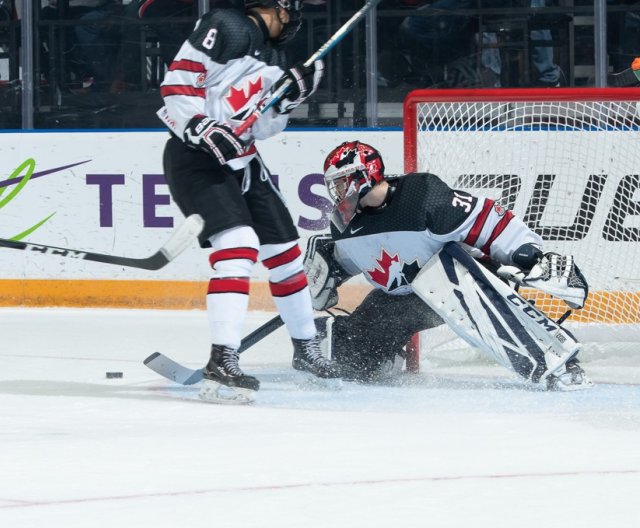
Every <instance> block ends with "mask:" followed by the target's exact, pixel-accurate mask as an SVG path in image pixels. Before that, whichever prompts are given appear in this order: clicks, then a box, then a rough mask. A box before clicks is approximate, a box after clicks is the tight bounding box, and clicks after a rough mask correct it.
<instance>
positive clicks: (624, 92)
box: [403, 87, 640, 372]
mask: <svg viewBox="0 0 640 528" xmlns="http://www.w3.org/2000/svg"><path fill="white" fill-rule="evenodd" d="M525 101H531V102H545V101H549V102H551V101H554V102H556V101H558V102H562V101H566V102H592V101H638V102H639V103H640V88H626V87H625V88H591V87H585V88H499V89H446V90H431V89H418V90H413V91H411V92H409V93H408V94H407V96H406V97H405V99H404V102H403V138H404V141H403V143H404V172H405V174H407V173H410V172H415V171H416V170H417V169H418V167H417V159H418V156H417V149H418V141H417V132H418V127H417V126H416V122H417V119H418V110H417V107H418V105H419V104H421V103H425V102H452V103H455V102H478V103H483V102H506V103H508V102H525ZM419 350H420V343H419V335H418V334H416V335H414V336H413V338H412V339H411V341H410V343H409V344H408V345H407V358H406V368H407V370H408V371H410V372H417V371H419V369H420V366H419V365H420V352H419Z"/></svg>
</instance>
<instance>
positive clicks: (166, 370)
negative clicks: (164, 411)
mask: <svg viewBox="0 0 640 528" xmlns="http://www.w3.org/2000/svg"><path fill="white" fill-rule="evenodd" d="M283 324H284V321H283V320H282V318H281V317H280V316H279V315H276V316H275V317H274V318H273V319H270V320H268V321H267V322H266V323H264V324H263V325H262V326H261V327H259V328H256V329H255V330H254V331H253V332H251V333H250V334H249V335H248V336H246V337H245V338H244V339H243V340H242V341H241V342H240V347H239V348H238V352H239V353H242V352H244V351H245V350H247V349H248V348H251V347H252V346H253V345H255V344H256V343H257V342H258V341H262V340H263V339H264V338H265V337H267V336H268V335H269V334H271V333H273V332H275V331H276V330H277V329H278V328H280V327H281V326H282V325H283ZM143 363H144V364H145V365H146V366H147V367H149V368H150V369H151V370H153V371H154V372H156V373H158V374H160V375H161V376H162V377H163V378H167V379H169V380H171V381H175V382H176V383H179V384H180V385H193V384H195V383H198V382H199V381H201V380H202V369H190V368H188V367H185V366H183V365H180V363H177V362H176V361H174V360H173V359H171V358H169V357H167V356H165V355H164V354H162V353H160V352H154V353H153V354H151V355H150V356H149V357H148V358H147V359H145V360H144V361H143Z"/></svg>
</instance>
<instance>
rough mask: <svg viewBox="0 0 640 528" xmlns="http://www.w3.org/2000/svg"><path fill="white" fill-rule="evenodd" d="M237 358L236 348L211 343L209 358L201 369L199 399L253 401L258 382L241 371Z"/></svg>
mask: <svg viewBox="0 0 640 528" xmlns="http://www.w3.org/2000/svg"><path fill="white" fill-rule="evenodd" d="M238 360H239V354H238V351H237V350H234V349H233V348H229V347H225V346H221V345H211V359H209V362H208V363H207V365H206V366H205V368H204V369H203V371H202V376H203V379H202V385H201V388H200V393H199V395H198V396H199V397H200V399H201V400H203V401H206V402H210V403H222V404H236V405H237V404H246V403H252V402H253V401H255V395H256V391H257V390H258V389H259V388H260V382H259V381H258V380H257V379H256V378H254V377H253V376H248V375H247V374H245V373H244V372H242V370H241V369H240V366H239V365H238Z"/></svg>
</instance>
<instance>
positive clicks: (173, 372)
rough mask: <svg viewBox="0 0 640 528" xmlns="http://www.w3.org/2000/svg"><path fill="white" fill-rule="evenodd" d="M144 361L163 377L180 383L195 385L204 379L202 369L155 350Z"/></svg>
mask: <svg viewBox="0 0 640 528" xmlns="http://www.w3.org/2000/svg"><path fill="white" fill-rule="evenodd" d="M143 363H144V364H145V365H146V366H147V367H149V368H150V369H151V370H153V371H154V372H156V373H157V374H160V375H161V376H162V377H164V378H167V379H170V380H171V381H175V382H176V383H179V384H180V385H194V384H196V383H198V382H199V381H202V370H200V369H198V370H194V369H190V368H187V367H184V366H182V365H180V364H179V363H176V362H175V361H173V359H171V358H168V357H167V356H165V355H164V354H161V353H160V352H154V353H153V354H151V355H150V356H149V357H148V358H146V359H145V360H144V361H143Z"/></svg>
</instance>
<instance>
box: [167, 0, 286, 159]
mask: <svg viewBox="0 0 640 528" xmlns="http://www.w3.org/2000/svg"><path fill="white" fill-rule="evenodd" d="M285 68H286V57H285V53H284V51H283V50H279V49H277V48H275V47H273V46H272V45H271V43H270V42H269V40H268V38H267V37H266V35H265V34H264V32H263V30H262V28H261V27H259V26H258V25H257V24H256V22H255V21H254V20H252V19H251V18H249V17H247V15H245V14H244V13H243V12H242V11H239V10H235V9H212V10H211V11H209V12H208V13H207V14H205V15H204V16H203V17H202V18H201V19H200V20H198V22H197V23H196V27H195V29H194V31H193V33H192V34H191V36H190V37H189V38H188V39H187V40H186V41H185V42H184V44H183V45H182V47H181V48H180V51H178V53H177V55H176V57H175V59H174V60H173V62H172V64H171V65H170V67H169V71H168V72H167V74H166V75H165V78H164V80H163V82H162V85H161V87H160V93H161V95H162V97H163V99H164V103H165V106H164V107H163V108H161V109H160V110H159V111H158V116H159V117H160V119H161V120H162V121H163V122H164V123H165V124H166V125H167V127H168V128H169V129H170V130H171V131H172V132H173V133H174V134H175V135H176V136H177V137H179V138H181V139H182V137H183V133H184V129H185V127H186V125H187V123H188V122H189V120H190V119H191V118H192V117H193V116H195V115H206V116H208V117H211V118H212V119H215V120H216V121H218V122H221V123H226V124H227V125H229V126H230V127H231V128H232V129H235V128H237V127H238V126H239V125H240V124H241V123H242V122H243V121H244V120H245V119H246V118H247V117H248V116H249V115H250V114H251V112H252V111H253V110H254V109H255V107H256V105H257V104H258V102H259V101H261V100H263V99H264V98H266V97H267V96H268V95H269V93H270V91H271V88H272V86H273V84H274V83H275V82H276V81H277V80H278V79H279V78H280V77H281V76H282V74H283V73H284V70H285ZM287 120H288V116H287V115H281V114H278V113H277V112H275V111H274V110H273V108H271V109H269V110H268V111H267V112H265V114H264V115H262V116H261V117H260V118H259V119H258V120H257V121H256V123H255V124H254V125H253V127H252V128H251V129H250V130H248V131H247V132H246V133H244V134H243V135H242V136H241V139H243V140H244V141H245V142H246V143H247V145H249V147H248V149H247V155H245V156H243V157H240V158H237V159H234V160H232V161H231V162H229V165H230V166H231V168H233V169H240V168H242V167H244V166H246V165H247V164H248V163H249V161H250V160H251V158H252V157H254V156H255V147H253V141H254V140H256V139H265V138H268V137H271V136H273V135H275V134H277V133H279V132H281V131H282V130H283V129H284V128H285V126H286V125H287Z"/></svg>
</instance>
